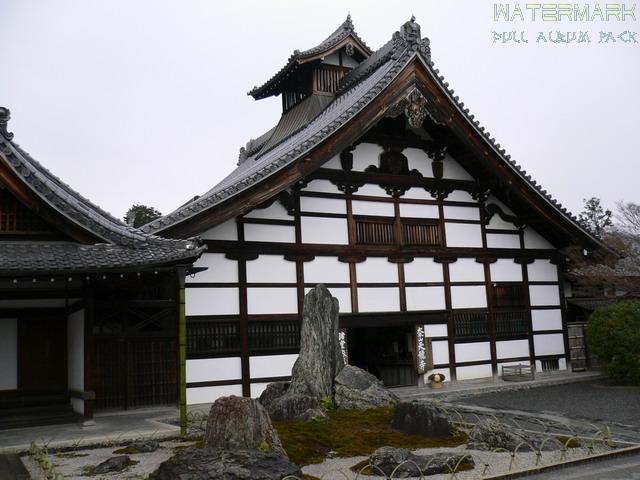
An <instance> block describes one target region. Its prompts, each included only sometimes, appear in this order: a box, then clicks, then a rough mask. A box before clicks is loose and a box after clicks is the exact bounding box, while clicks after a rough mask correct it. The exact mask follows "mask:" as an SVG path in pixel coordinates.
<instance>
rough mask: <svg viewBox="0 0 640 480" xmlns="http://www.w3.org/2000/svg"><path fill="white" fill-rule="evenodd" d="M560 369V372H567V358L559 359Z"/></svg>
mask: <svg viewBox="0 0 640 480" xmlns="http://www.w3.org/2000/svg"><path fill="white" fill-rule="evenodd" d="M558 368H559V369H560V370H566V369H567V359H566V358H559V359H558Z"/></svg>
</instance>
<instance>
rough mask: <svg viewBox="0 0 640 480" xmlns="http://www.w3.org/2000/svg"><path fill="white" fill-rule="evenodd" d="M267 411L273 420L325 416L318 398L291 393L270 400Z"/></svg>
mask: <svg viewBox="0 0 640 480" xmlns="http://www.w3.org/2000/svg"><path fill="white" fill-rule="evenodd" d="M267 411H268V412H269V416H270V417H271V418H272V419H273V420H276V421H277V420H292V419H296V420H310V419H312V418H319V417H326V413H325V412H324V410H323V409H322V406H321V405H320V400H318V399H317V398H315V397H311V396H309V395H300V394H297V393H291V394H288V395H283V396H282V397H280V398H277V399H275V400H274V401H272V402H271V403H270V404H269V405H268V407H267Z"/></svg>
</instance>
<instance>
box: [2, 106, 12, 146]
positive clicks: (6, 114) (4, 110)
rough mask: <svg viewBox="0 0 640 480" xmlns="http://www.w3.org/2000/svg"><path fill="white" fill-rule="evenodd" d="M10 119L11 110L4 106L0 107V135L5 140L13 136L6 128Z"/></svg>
mask: <svg viewBox="0 0 640 480" xmlns="http://www.w3.org/2000/svg"><path fill="white" fill-rule="evenodd" d="M10 119H11V110H9V109H8V108H6V107H0V135H2V136H3V137H4V138H6V139H7V140H11V139H12V138H13V133H10V132H9V131H8V130H7V126H8V124H9V120H10Z"/></svg>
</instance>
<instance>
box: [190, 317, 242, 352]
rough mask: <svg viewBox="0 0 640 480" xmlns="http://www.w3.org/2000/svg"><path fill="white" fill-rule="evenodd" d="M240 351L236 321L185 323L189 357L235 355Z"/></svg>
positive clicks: (238, 327) (238, 328) (238, 326)
mask: <svg viewBox="0 0 640 480" xmlns="http://www.w3.org/2000/svg"><path fill="white" fill-rule="evenodd" d="M239 351H240V323H239V322H238V321H220V320H216V321H207V320H204V321H192V320H190V321H189V322H188V323H187V354H188V355H189V357H198V356H207V355H216V354H228V353H237V352H239Z"/></svg>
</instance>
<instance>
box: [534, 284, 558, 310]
mask: <svg viewBox="0 0 640 480" xmlns="http://www.w3.org/2000/svg"><path fill="white" fill-rule="evenodd" d="M529 298H530V300H531V305H532V306H543V305H544V306H550V305H560V290H559V289H558V287H557V286H556V285H529Z"/></svg>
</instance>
